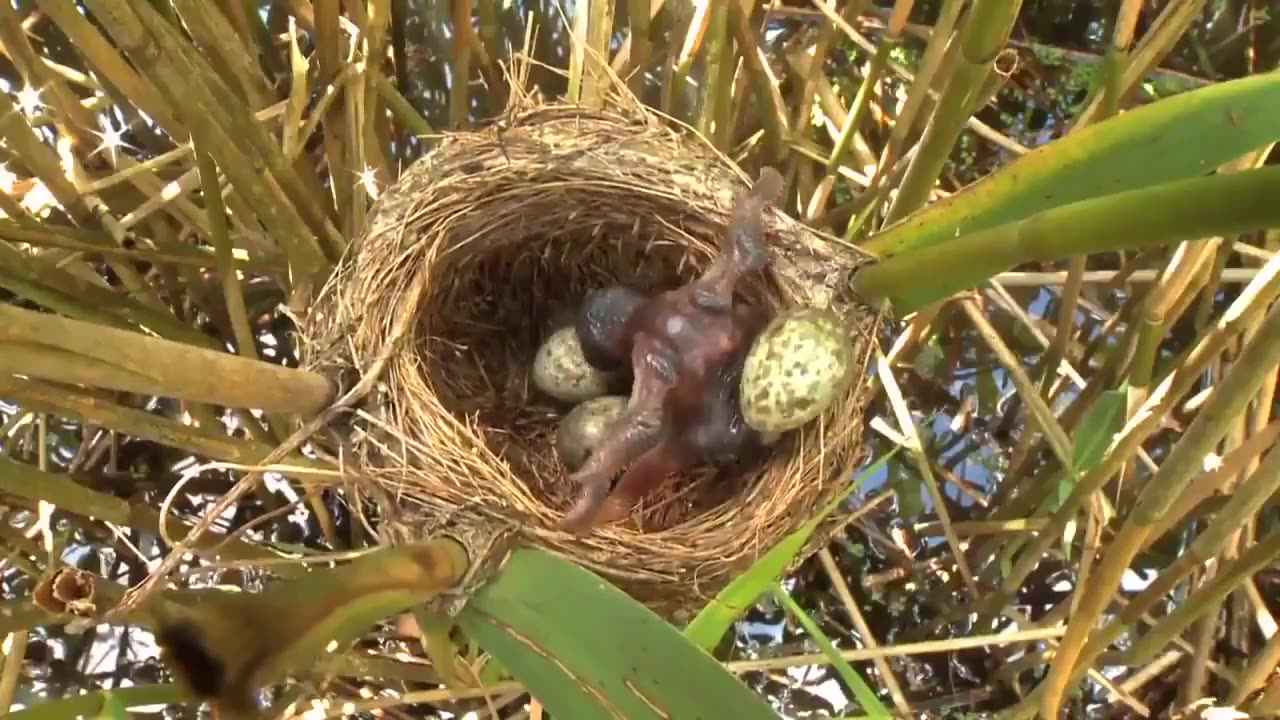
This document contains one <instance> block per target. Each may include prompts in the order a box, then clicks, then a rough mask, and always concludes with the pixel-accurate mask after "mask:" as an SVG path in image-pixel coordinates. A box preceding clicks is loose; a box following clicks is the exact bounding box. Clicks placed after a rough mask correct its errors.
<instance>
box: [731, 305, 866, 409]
mask: <svg viewBox="0 0 1280 720" xmlns="http://www.w3.org/2000/svg"><path fill="white" fill-rule="evenodd" d="M852 367H853V347H852V346H851V345H850V344H849V338H848V336H847V335H846V334H845V332H844V329H843V327H842V325H841V322H840V319H839V318H838V317H836V315H835V314H834V313H832V312H831V311H829V310H820V309H817V308H809V307H801V308H793V309H790V310H786V311H784V312H782V313H780V314H779V315H778V316H777V317H775V318H774V319H773V320H772V321H771V322H770V323H769V325H768V326H767V327H766V328H765V329H764V331H763V332H761V333H760V336H759V337H758V338H756V341H755V342H754V343H752V345H751V350H749V351H748V352H747V359H746V364H745V365H744V366H743V369H742V416H743V418H744V419H745V420H746V421H747V424H748V425H750V426H751V427H753V428H755V429H756V430H758V431H760V432H762V433H783V432H787V431H789V430H794V429H796V428H798V427H800V426H801V425H804V424H805V423H807V422H809V421H810V420H812V419H814V418H816V417H818V416H819V415H821V414H822V412H823V411H824V410H826V409H827V407H829V406H830V404H831V402H832V401H833V400H834V399H835V398H836V397H838V396H839V395H840V394H841V393H842V392H844V390H845V389H846V388H848V386H849V382H850V381H851V380H852V379H853V373H852V372H851V369H852Z"/></svg>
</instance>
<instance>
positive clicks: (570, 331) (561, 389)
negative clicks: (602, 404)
mask: <svg viewBox="0 0 1280 720" xmlns="http://www.w3.org/2000/svg"><path fill="white" fill-rule="evenodd" d="M612 379H613V374H612V373H607V372H603V371H601V370H597V369H596V368H594V367H591V365H590V364H588V363H587V358H586V356H585V355H583V354H582V345H581V344H580V343H579V342H578V333H577V331H576V330H575V329H574V327H573V326H572V325H569V326H566V327H562V328H560V329H559V330H556V331H555V332H553V333H551V337H549V338H547V341H546V342H544V343H543V344H542V347H540V348H538V352H537V354H535V355H534V357H533V384H534V385H536V386H537V387H538V389H539V390H541V391H542V392H544V393H546V394H548V395H550V396H551V397H553V398H555V399H557V400H560V401H562V402H568V403H580V402H584V401H586V400H591V399H593V398H598V397H600V396H601V395H604V394H605V393H606V392H608V391H609V384H610V382H612Z"/></svg>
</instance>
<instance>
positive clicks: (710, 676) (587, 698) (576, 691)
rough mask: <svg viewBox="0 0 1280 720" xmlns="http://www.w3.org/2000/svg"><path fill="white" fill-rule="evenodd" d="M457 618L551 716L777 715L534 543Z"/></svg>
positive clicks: (630, 605)
mask: <svg viewBox="0 0 1280 720" xmlns="http://www.w3.org/2000/svg"><path fill="white" fill-rule="evenodd" d="M458 622H459V625H460V626H461V627H462V628H463V630H464V631H465V632H466V633H467V634H468V636H470V637H471V638H472V639H473V640H475V641H476V642H479V643H480V644H481V645H482V646H483V647H484V648H485V649H486V650H488V651H489V652H490V653H491V654H493V655H494V656H495V657H496V658H497V659H498V660H499V661H501V662H502V664H503V665H504V666H506V667H507V669H509V670H510V671H511V672H512V673H513V674H514V675H515V676H516V677H517V678H519V679H520V681H521V682H523V683H524V684H525V686H526V687H528V688H529V690H530V692H532V693H533V694H534V695H535V696H536V697H537V698H538V700H539V701H540V702H542V703H543V704H544V705H546V707H547V709H548V710H550V711H551V712H552V714H553V715H555V716H556V717H566V718H575V719H576V718H584V719H590V718H613V717H624V718H627V719H628V720H645V719H646V718H654V719H655V720H658V719H661V718H681V720H686V719H687V720H697V719H698V718H705V719H707V720H710V719H712V718H734V720H751V719H753V718H760V719H761V720H764V719H765V718H768V719H769V720H775V719H776V718H777V715H776V714H775V713H774V712H773V711H772V710H771V709H770V708H769V706H768V705H766V704H765V702H764V701H763V700H761V699H760V698H759V697H758V696H757V695H756V694H755V693H754V692H752V691H751V690H750V689H749V688H747V686H746V685H743V684H742V682H740V681H739V680H738V679H737V678H736V677H734V676H733V675H732V674H730V673H729V672H728V671H727V670H725V669H724V668H723V667H722V666H721V665H720V664H719V663H717V662H716V661H715V659H714V658H712V657H711V656H710V655H708V654H707V653H705V652H703V651H702V650H700V649H699V648H698V647H696V646H695V645H693V644H692V643H690V642H689V641H688V640H687V639H685V638H684V637H683V636H682V635H681V634H680V632H679V631H678V630H676V628H674V627H672V626H671V625H669V624H668V623H667V622H665V621H664V620H663V619H662V618H660V617H658V616H657V615H655V614H654V613H653V612H652V611H650V610H649V609H648V608H646V607H644V606H643V605H641V604H639V603H637V602H636V601H635V600H633V599H631V598H630V597H628V596H627V595H626V594H625V593H623V592H622V591H621V590H619V589H617V588H615V587H614V586H612V585H610V584H609V583H607V582H605V581H604V580H603V579H601V578H600V577H599V576H597V575H595V574H594V573H592V572H590V571H588V570H586V569H584V568H581V567H578V566H577V565H575V564H573V563H572V562H570V561H568V560H565V559H563V558H560V557H558V556H555V555H552V554H550V553H547V552H545V551H542V550H534V549H529V548H518V549H516V550H515V551H513V552H512V553H511V556H510V557H509V558H508V560H507V562H506V564H505V565H503V568H502V572H500V573H499V574H498V575H497V577H495V578H494V579H493V580H492V581H491V582H489V583H488V584H487V585H485V586H484V587H483V588H481V590H480V591H479V592H478V593H476V595H475V597H473V598H472V599H471V601H470V602H468V603H467V606H466V608H465V609H464V610H463V611H462V613H460V614H459V616H458Z"/></svg>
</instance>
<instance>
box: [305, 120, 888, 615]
mask: <svg viewBox="0 0 1280 720" xmlns="http://www.w3.org/2000/svg"><path fill="white" fill-rule="evenodd" d="M749 182H750V181H749V179H748V177H747V176H746V175H745V174H744V173H743V172H742V171H741V170H739V169H738V168H737V167H736V166H735V165H734V164H733V163H732V162H731V161H729V160H728V159H727V158H726V157H724V156H723V155H722V154H720V153H718V152H717V151H715V150H714V149H713V148H712V147H711V146H709V144H707V143H706V142H705V140H703V139H701V138H700V136H698V135H697V134H696V133H693V132H692V131H690V130H689V129H687V128H675V127H673V126H672V124H671V123H670V122H664V121H663V119H662V118H659V117H658V116H657V115H655V114H654V113H652V112H651V111H649V110H647V109H645V108H642V107H640V106H638V105H635V104H634V103H631V104H626V106H625V107H616V106H615V107H611V108H609V109H606V110H601V111H588V110H584V109H582V108H579V107H566V106H546V105H544V106H537V107H531V106H526V107H524V108H522V109H517V110H513V111H511V112H510V113H509V114H508V116H507V117H506V118H504V120H503V122H501V123H499V124H497V125H495V126H493V127H490V128H487V129H484V130H480V131H476V132H460V133H455V134H450V135H448V136H446V137H445V138H443V139H442V140H441V141H440V142H439V144H438V145H437V146H436V148H435V149H434V150H433V151H432V152H431V153H430V154H429V155H427V156H426V157H424V158H422V159H421V160H419V161H418V162H417V163H415V164H414V165H413V166H411V167H410V168H409V169H408V170H406V171H405V173H404V174H403V176H402V177H401V178H400V179H399V181H398V182H397V183H396V184H395V185H394V186H392V187H390V188H388V189H387V190H386V192H385V193H384V194H383V195H382V197H380V198H379V200H378V201H377V203H376V205H375V207H374V209H373V211H372V212H371V214H370V216H369V220H368V223H367V226H366V228H365V231H364V233H363V235H362V236H361V237H360V238H359V240H358V241H357V242H356V243H355V244H354V245H353V247H352V248H351V250H350V252H349V253H348V254H347V256H346V257H345V258H344V260H343V262H342V263H341V265H340V267H339V270H338V271H337V273H335V275H334V276H333V278H332V279H331V280H330V281H329V282H328V283H327V284H326V285H325V287H324V288H323V289H322V290H321V292H320V293H319V294H318V297H317V299H316V303H315V304H314V306H313V310H312V311H311V312H310V313H308V315H307V317H306V318H304V321H303V325H302V328H301V330H302V333H303V335H304V336H305V337H306V338H307V340H308V342H307V343H306V346H305V350H304V361H303V364H304V366H305V367H307V368H308V369H312V370H316V371H320V372H323V373H325V374H326V375H329V376H330V377H339V378H343V380H342V384H343V385H344V386H345V387H347V388H349V387H351V386H352V385H353V383H356V382H358V381H359V380H361V379H363V380H366V384H367V385H374V386H375V387H376V391H374V392H372V393H370V394H369V395H368V397H367V399H366V401H365V403H364V405H363V406H362V407H361V412H357V413H354V414H353V416H352V417H353V422H352V423H350V424H348V425H346V426H345V427H344V428H343V429H342V431H341V440H340V442H341V447H342V449H343V451H342V456H343V461H344V463H345V467H346V470H347V473H346V475H347V477H349V478H352V480H351V481H350V482H351V485H350V487H349V490H352V491H357V492H362V493H364V494H365V495H366V496H368V497H372V498H373V499H374V500H375V502H374V503H373V506H374V507H376V508H377V515H378V516H379V517H380V518H381V522H382V523H383V525H384V526H385V525H393V526H394V527H392V528H391V530H392V532H390V533H389V534H388V533H386V532H385V531H386V528H385V527H384V528H383V531H384V538H396V539H398V540H405V539H411V538H421V537H425V536H428V535H431V534H433V533H436V532H440V531H441V530H442V529H445V528H447V527H449V526H451V525H457V524H463V525H467V524H470V525H471V526H491V527H492V526H506V527H509V528H511V529H512V530H513V532H515V533H516V534H517V535H518V540H519V542H522V543H524V544H527V545H534V546H538V547H542V548H544V549H547V550H550V551H552V552H555V553H559V554H562V555H566V556H569V557H571V558H572V559H574V560H575V561H577V562H579V563H580V564H582V565H585V566H587V567H589V568H591V569H592V570H594V571H596V572H598V573H600V574H601V575H602V576H604V577H605V578H607V579H608V580H609V581H611V582H613V583H614V584H616V585H617V586H619V587H621V588H622V589H623V590H625V591H627V592H628V593H630V594H631V595H632V596H633V597H635V598H637V599H638V600H640V601H642V602H644V603H646V604H647V605H649V607H651V608H653V609H654V610H656V611H658V612H659V613H661V614H663V615H666V616H668V617H671V618H675V619H680V618H682V617H687V615H686V613H687V612H688V611H691V610H696V609H697V608H699V607H701V606H702V605H704V604H705V603H706V601H707V599H709V598H710V597H712V596H714V595H715V593H717V592H718V591H719V590H721V589H722V588H723V587H724V586H725V585H726V583H728V582H729V581H730V580H731V579H732V578H733V577H734V576H735V575H737V574H739V573H741V572H742V571H743V570H744V569H745V568H747V567H749V566H750V565H751V563H752V562H753V561H754V560H756V559H757V558H758V557H759V556H760V555H761V554H762V553H764V552H766V551H767V550H768V549H769V548H770V547H772V546H773V545H774V544H775V543H776V542H777V541H779V540H780V539H782V538H783V537H784V536H786V535H788V534H789V533H791V532H793V531H794V530H796V529H797V528H799V527H800V525H801V524H803V523H804V522H805V521H806V520H807V519H808V518H810V517H812V516H813V513H814V512H815V511H816V510H817V509H818V508H820V507H822V506H823V505H824V504H825V503H826V502H827V501H829V500H830V499H832V498H833V496H834V495H835V494H836V493H839V492H840V491H842V490H844V489H847V488H848V483H849V481H850V475H851V471H852V470H853V469H855V468H856V467H857V466H858V464H859V462H861V460H862V458H863V455H862V452H861V447H862V446H861V443H860V436H861V431H862V417H861V416H862V410H863V404H864V400H863V398H864V389H865V386H866V383H865V382H863V378H864V377H865V375H866V368H867V362H868V358H869V356H870V348H871V346H872V338H873V337H874V333H875V329H876V327H877V325H878V322H879V316H878V315H877V313H876V312H874V311H873V310H871V309H870V308H868V307H867V306H865V305H863V304H861V303H859V302H858V301H856V300H855V299H853V298H851V297H849V296H848V295H847V293H846V291H845V290H844V288H847V287H848V284H849V283H848V279H849V277H850V273H851V272H852V271H853V270H854V269H855V268H856V267H857V266H858V265H860V264H862V263H863V262H865V261H866V260H867V258H866V256H864V255H862V254H860V253H859V252H858V251H857V250H856V249H855V248H853V247H851V246H849V245H848V244H846V243H842V242H841V241H839V240H838V239H836V238H831V237H827V236H824V235H820V234H818V233H816V232H815V231H813V230H811V229H809V228H807V227H805V226H803V225H802V224H800V223H799V222H796V221H795V220H793V219H791V218H789V217H787V216H786V215H785V214H783V213H782V212H779V211H778V210H776V209H770V210H767V211H766V219H765V226H766V232H767V235H768V239H769V246H770V251H771V257H770V264H769V267H768V268H767V269H766V271H765V272H764V273H762V274H760V275H759V276H757V278H756V279H754V280H747V281H745V285H746V287H745V288H743V287H742V286H741V285H740V289H741V290H742V292H743V294H744V295H745V296H746V297H748V298H750V299H751V300H752V301H754V302H758V303H764V304H765V305H767V306H769V307H771V308H772V309H774V310H777V309H781V308H783V307H788V306H794V305H809V306H815V307H826V308H831V309H833V310H835V311H836V312H837V314H838V315H839V316H841V317H842V318H843V319H844V320H845V321H846V324H847V328H848V334H849V340H850V342H851V343H854V344H855V347H856V348H858V351H857V352H856V353H855V357H856V358H857V362H856V367H855V368H854V369H853V370H852V372H854V373H855V377H856V378H857V380H856V381H855V382H853V383H851V384H850V386H849V390H848V391H847V392H846V393H844V395H843V396H841V397H839V398H837V400H836V401H835V402H834V403H833V404H832V405H831V406H830V407H829V409H828V410H827V411H826V412H825V413H824V414H823V415H822V416H821V417H820V418H818V419H817V420H814V421H812V422H811V423H809V424H808V425H806V426H805V427H802V428H800V429H799V430H796V431H792V432H790V433H786V434H785V435H783V436H782V438H781V439H780V440H779V441H778V442H777V443H776V444H775V445H774V446H772V448H771V450H770V452H769V456H768V457H767V458H766V459H764V460H762V461H760V462H759V463H757V464H756V465H754V466H752V467H748V468H746V469H745V470H744V469H741V468H740V469H738V470H737V471H736V472H735V473H734V474H733V475H731V476H726V475H725V474H724V473H717V472H715V471H711V470H708V471H706V472H697V473H693V474H688V473H686V474H684V475H676V476H673V477H671V478H669V479H668V480H667V481H666V482H665V483H664V484H663V485H662V487H660V488H659V489H658V490H657V492H656V494H655V495H653V496H651V497H649V498H648V499H646V501H645V502H644V503H642V504H641V506H639V507H638V508H637V509H636V510H635V511H634V512H633V513H632V516H631V518H630V519H629V520H627V521H624V522H621V523H616V524H612V525H605V526H601V527H599V528H597V529H596V530H594V531H593V532H592V533H590V534H588V535H585V536H578V535H571V534H568V533H565V532H562V531H560V530H558V529H556V524H557V522H558V521H559V520H560V519H561V517H562V516H563V515H564V513H565V511H566V510H567V509H568V508H569V507H570V506H571V505H572V504H573V502H574V500H575V498H576V497H577V492H578V488H577V487H575V486H574V484H573V483H571V482H570V481H569V480H568V479H567V477H568V474H569V473H568V471H567V470H566V468H565V467H564V466H563V465H562V464H561V462H560V460H559V458H558V456H557V453H556V451H555V448H554V444H555V433H556V428H557V423H558V422H559V420H560V419H561V418H562V417H563V416H564V415H565V414H566V413H567V411H568V410H569V409H570V408H568V407H566V406H564V405H563V404H559V403H557V402H555V401H553V400H551V399H550V398H547V397H545V396H544V395H542V394H541V393H539V391H538V390H537V389H536V388H535V387H533V385H532V383H531V381H530V368H531V366H532V362H533V358H534V354H535V352H536V350H537V348H538V347H539V345H540V344H541V343H542V341H543V340H545V339H546V338H547V336H548V335H549V334H550V333H551V332H552V331H553V330H554V329H556V328H557V327H560V326H563V325H564V324H567V323H568V322H570V319H571V317H572V316H573V313H574V312H575V311H576V309H577V308H578V307H579V306H580V304H581V302H582V300H583V298H584V297H585V296H586V294H587V293H588V292H589V291H590V290H592V289H595V288H601V287H605V286H608V285H611V284H614V283H621V284H625V285H628V286H631V287H634V288H636V289H640V290H645V291H650V292H653V291H660V290H666V289H671V288H674V287H678V286H680V285H683V284H684V283H686V282H688V281H689V280H690V279H691V278H693V277H694V276H695V275H696V274H697V273H698V272H699V271H700V270H701V269H703V268H704V267H705V266H706V265H707V264H708V263H709V261H710V260H711V258H713V257H714V256H715V254H716V252H717V251H718V247H719V243H720V242H721V239H722V238H723V237H724V235H725V232H726V228H727V225H728V223H729V219H730V211H731V209H732V206H733V202H734V200H735V196H736V194H737V193H739V192H740V191H742V190H743V189H745V188H746V187H747V186H748V185H749ZM370 373H377V377H376V378H369V377H367V376H368V375H369V374H370ZM372 380H376V384H375V383H372V382H370V381H372ZM838 524H839V518H833V519H831V520H829V521H828V522H827V523H826V524H825V525H824V526H823V527H822V528H820V529H819V532H817V533H815V535H814V538H813V540H812V541H811V543H810V546H809V547H810V549H816V547H818V546H819V545H818V544H819V543H820V542H822V541H823V539H824V538H825V537H826V536H827V535H828V534H829V532H830V531H831V530H833V529H834V528H835V527H838Z"/></svg>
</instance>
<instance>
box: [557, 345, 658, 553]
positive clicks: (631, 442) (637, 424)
mask: <svg viewBox="0 0 1280 720" xmlns="http://www.w3.org/2000/svg"><path fill="white" fill-rule="evenodd" d="M632 366H633V367H634V368H635V375H636V378H635V385H633V386H632V389H631V400H630V401H629V402H628V403H627V410H626V412H625V413H623V415H622V417H620V418H618V420H617V421H616V422H615V423H614V424H613V429H612V431H611V432H610V433H609V435H608V437H606V438H605V440H604V442H603V443H601V445H600V446H599V447H597V448H596V451H595V452H593V453H592V454H591V457H590V458H588V459H587V462H586V464H585V465H583V466H582V468H581V469H579V470H578V471H577V472H576V473H574V474H573V475H572V476H571V479H572V480H574V481H575V482H577V483H578V484H580V485H582V496H581V497H580V498H579V499H578V502H577V503H575V504H574V506H573V507H572V508H571V509H570V510H569V512H568V513H567V514H566V515H565V517H564V519H562V520H561V521H560V529H561V530H565V531H567V532H574V533H581V532H586V531H587V530H590V529H591V528H592V527H594V526H595V524H596V520H597V516H598V515H599V513H600V509H601V507H602V505H603V504H604V501H605V498H606V497H607V496H608V495H609V481H610V480H612V479H613V476H614V475H615V474H617V472H618V471H619V470H621V469H622V468H623V467H625V466H626V465H628V464H629V463H631V462H633V461H635V460H636V459H637V458H639V457H640V455H641V454H643V453H645V452H646V451H648V450H650V449H652V448H653V447H655V446H656V445H657V444H658V443H659V442H660V441H661V440H662V437H663V432H664V427H663V416H662V406H663V402H664V401H665V400H666V397H667V392H668V391H669V390H670V389H671V387H672V386H673V385H674V384H675V381H676V379H677V378H678V377H679V370H680V362H679V358H678V357H676V355H675V354H674V353H673V352H672V351H671V348H669V347H667V346H666V344H664V343H661V342H660V341H658V340H656V339H655V338H653V337H651V336H649V335H647V334H646V333H639V334H638V335H637V337H636V341H635V345H634V348H633V350H632Z"/></svg>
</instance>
